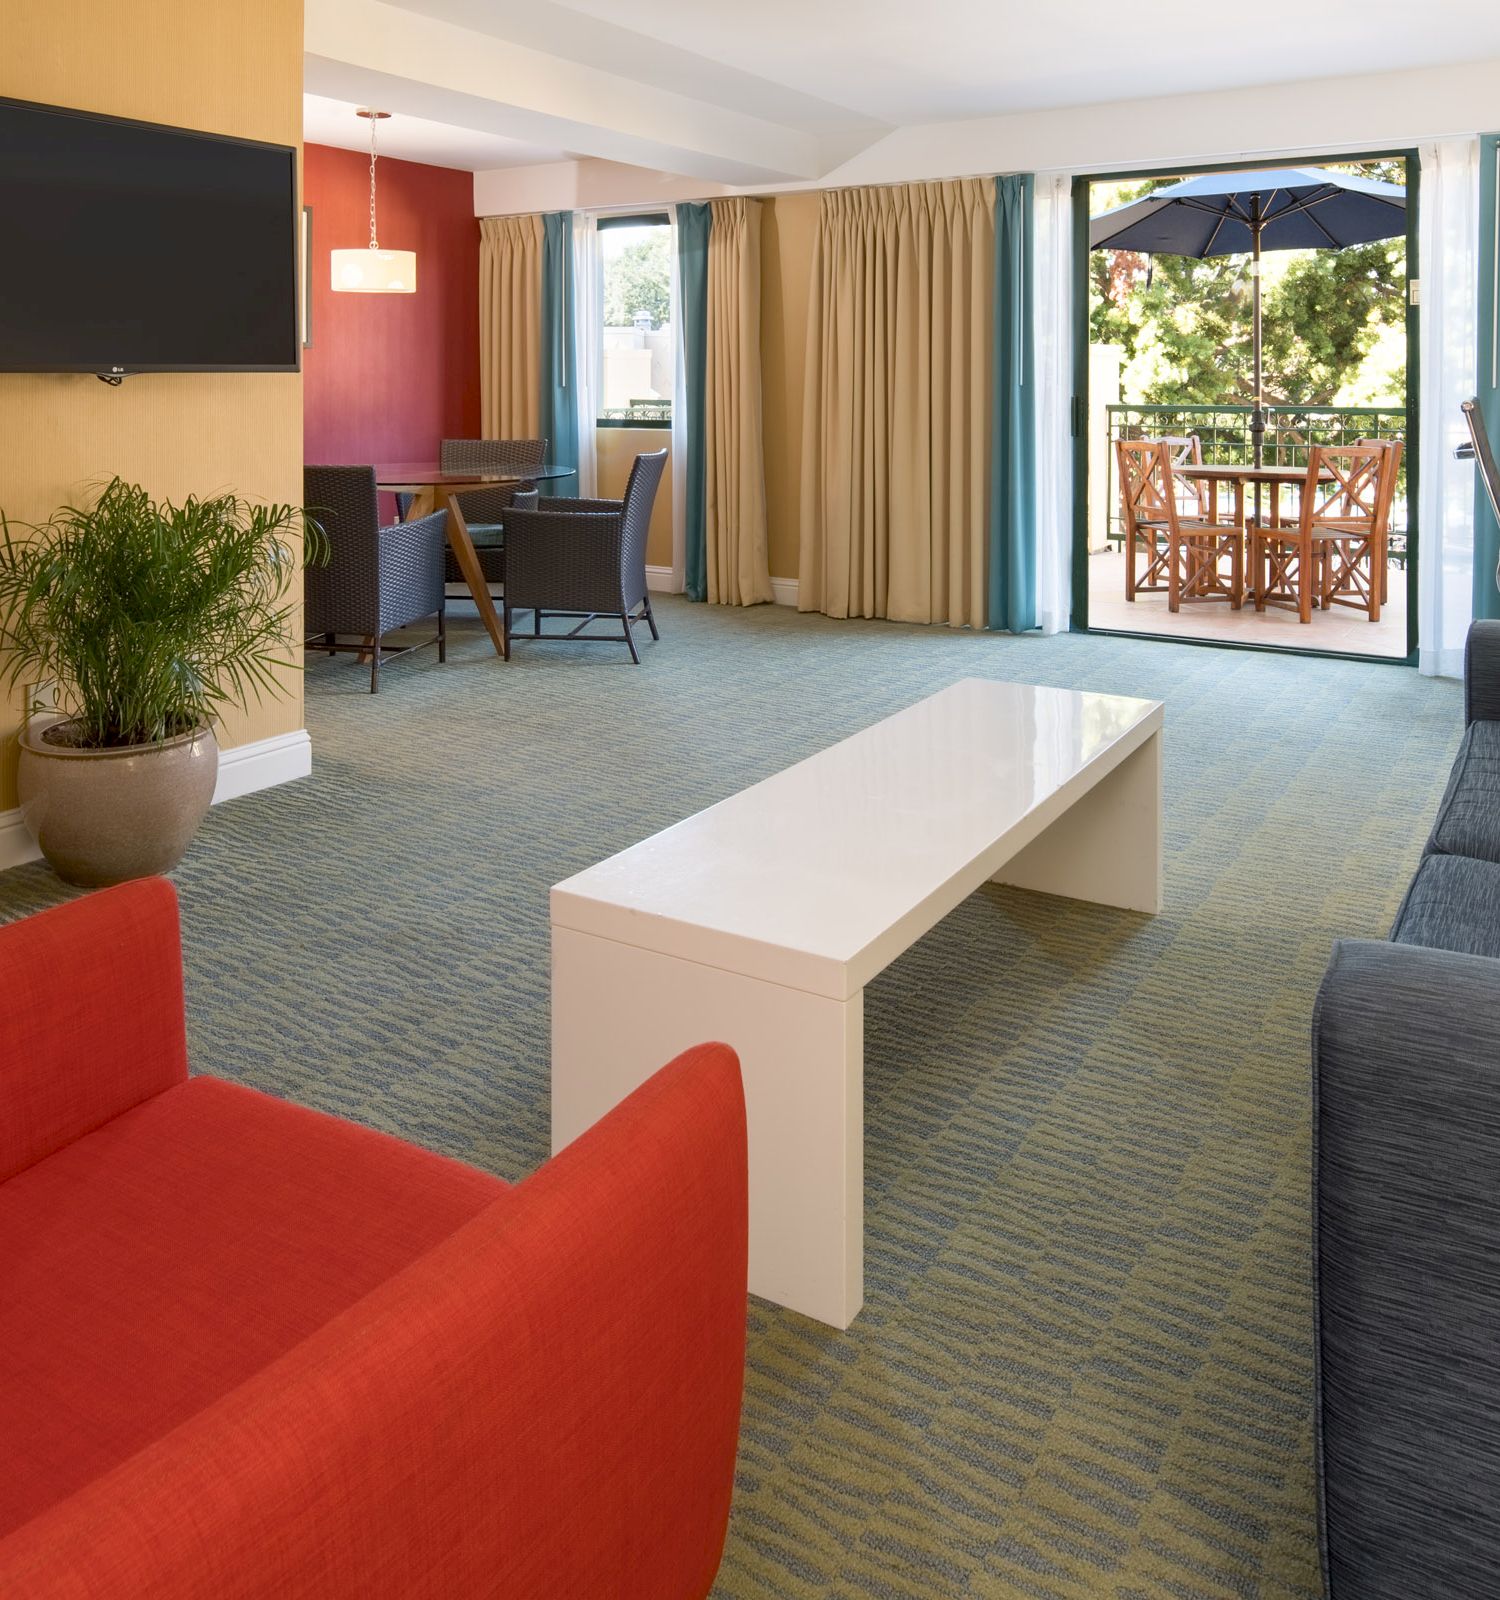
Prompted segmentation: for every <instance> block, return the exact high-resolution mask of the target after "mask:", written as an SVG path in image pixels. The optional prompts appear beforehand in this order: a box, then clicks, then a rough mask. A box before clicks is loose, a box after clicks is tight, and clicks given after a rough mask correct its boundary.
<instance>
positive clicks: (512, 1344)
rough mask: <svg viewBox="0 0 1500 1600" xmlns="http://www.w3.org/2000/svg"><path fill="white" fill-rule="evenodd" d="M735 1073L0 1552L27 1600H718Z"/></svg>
mask: <svg viewBox="0 0 1500 1600" xmlns="http://www.w3.org/2000/svg"><path fill="white" fill-rule="evenodd" d="M747 1236H748V1223H747V1200H746V1169H745V1113H744V1099H743V1095H742V1092H741V1088H740V1078H739V1064H738V1061H737V1060H736V1058H735V1055H734V1052H733V1051H732V1050H730V1049H729V1048H728V1047H727V1046H725V1045H703V1046H699V1047H698V1048H697V1049H696V1050H692V1051H689V1052H687V1053H686V1054H685V1055H683V1056H680V1057H678V1059H677V1060H676V1061H675V1062H673V1063H672V1064H671V1065H670V1066H668V1067H665V1068H663V1069H662V1071H661V1072H659V1073H657V1074H656V1076H655V1077H654V1078H652V1079H651V1080H649V1081H648V1082H647V1083H646V1084H644V1085H642V1087H641V1088H640V1089H639V1090H637V1091H636V1093H635V1094H633V1095H632V1096H631V1097H630V1098H629V1099H628V1100H626V1101H625V1102H624V1103H623V1104H622V1105H620V1106H618V1107H617V1108H616V1109H615V1111H614V1112H612V1113H611V1114H610V1115H609V1116H608V1117H605V1118H604V1119H603V1120H602V1121H600V1122H599V1123H597V1124H596V1125H595V1126H594V1127H593V1128H591V1129H590V1130H589V1131H588V1132H587V1133H585V1134H584V1135H583V1136H582V1137H581V1138H579V1139H578V1140H576V1141H575V1142H574V1143H573V1144H572V1145H570V1146H569V1147H568V1148H567V1149H566V1150H564V1151H563V1152H562V1153H561V1154H560V1155H559V1156H558V1157H557V1158H556V1159H555V1160H553V1161H551V1162H549V1163H548V1164H547V1165H546V1166H544V1167H543V1168H541V1169H540V1171H539V1172H538V1173H537V1174H536V1175H535V1176H534V1177H532V1178H530V1179H528V1180H527V1181H526V1182H525V1183H523V1184H521V1185H520V1186H519V1187H518V1188H516V1189H514V1190H512V1191H511V1192H510V1193H508V1194H507V1195H505V1196H504V1197H502V1198H501V1199H499V1200H497V1201H496V1202H495V1203H494V1204H493V1205H492V1206H490V1207H489V1208H488V1209H487V1210H485V1211H484V1212H482V1213H481V1214H480V1215H479V1216H478V1217H476V1218H475V1219H474V1220H473V1221H472V1222H469V1223H467V1224H466V1225H465V1226H464V1227H462V1228H460V1229H459V1230H458V1231H457V1232H456V1233H454V1234H453V1235H451V1236H450V1237H449V1238H448V1239H446V1240H444V1241H443V1243H442V1244H440V1245H438V1246H437V1247H436V1248H435V1249H433V1250H431V1251H429V1252H428V1253H427V1255H425V1256H423V1257H422V1258H421V1259H420V1260H419V1261H417V1262H415V1263H414V1264H413V1265H412V1266H411V1267H409V1268H407V1269H406V1271H404V1272H402V1273H400V1274H398V1275H397V1276H396V1277H395V1278H393V1279H391V1280H390V1281H389V1282H388V1283H386V1284H384V1285H382V1286H381V1288H380V1289H378V1290H376V1291H375V1292H374V1293H373V1294H371V1295H368V1296H366V1298H365V1299H364V1300H362V1301H360V1302H359V1303H358V1304H357V1305H355V1306H353V1307H351V1308H350V1309H349V1310H348V1311H346V1312H344V1313H343V1314H342V1315H341V1316H339V1317H337V1318H335V1319H334V1320H333V1321H332V1322H330V1323H329V1324H328V1325H327V1326H326V1327H324V1328H322V1329H320V1330H319V1332H318V1333H317V1334H315V1335H314V1336H313V1337H312V1338H310V1339H308V1340H307V1341H305V1342H304V1343H303V1344H302V1345H300V1346H298V1347H297V1349H295V1350H293V1351H291V1352H290V1353H289V1354H288V1355H287V1356H285V1357H284V1358H282V1360H280V1361H278V1362H276V1363H274V1364H273V1365H272V1366H271V1367H269V1368H267V1369H266V1370H265V1371H263V1372H261V1373H259V1374H257V1375H256V1377H255V1378H253V1379H252V1380H251V1381H250V1382H248V1383H246V1384H244V1385H242V1386H241V1387H240V1388H239V1389H237V1390H235V1391H234V1392H233V1393H231V1394H229V1395H227V1396H226V1397H225V1398H224V1399H223V1400H221V1401H219V1402H218V1403H217V1404H215V1405H213V1406H211V1407H209V1408H208V1409H207V1410H205V1411H203V1412H200V1413H199V1414H198V1415H197V1416H196V1417H194V1418H193V1419H192V1421H190V1422H188V1423H185V1424H184V1425H183V1426H182V1427H180V1428H178V1429H176V1430H175V1431H174V1432H173V1433H171V1434H169V1435H167V1436H166V1437H165V1438H163V1439H161V1440H159V1441H158V1442H157V1443H156V1444H154V1445H152V1446H150V1447H148V1448H147V1449H146V1450H144V1451H142V1452H140V1453H139V1454H138V1455H136V1456H135V1457H133V1458H132V1459H131V1460H130V1461H127V1462H125V1463H123V1464H122V1465H121V1466H119V1467H118V1468H116V1469H115V1470H114V1471H113V1472H111V1473H109V1474H108V1475H106V1476H105V1477H103V1478H101V1479H99V1480H98V1481H97V1482H95V1483H93V1484H91V1485H89V1487H88V1488H87V1489H85V1490H84V1491H82V1492H81V1493H80V1494H78V1495H75V1496H73V1497H72V1498H71V1499H70V1500H68V1501H65V1502H64V1503H62V1504H61V1505H58V1506H55V1507H53V1508H52V1509H51V1510H50V1511H48V1512H45V1513H44V1514H43V1515H42V1516H40V1517H37V1518H34V1519H33V1520H32V1521H31V1522H29V1523H27V1524H26V1525H25V1526H23V1527H21V1528H19V1529H17V1530H16V1531H15V1532H14V1533H12V1534H11V1535H10V1536H9V1538H7V1539H4V1540H0V1593H3V1594H4V1595H5V1596H6V1600H43V1597H45V1600H85V1597H86V1600H127V1597H129V1600H137V1597H140V1596H143V1595H150V1596H151V1597H152V1600H204V1597H205V1596H209V1595H212V1596H213V1597H214V1600H264V1597H265V1596H268V1595H277V1596H282V1597H285V1600H294V1597H300V1600H313V1597H317V1600H356V1597H357V1600H478V1597H480V1596H486V1597H488V1596H495V1595H506V1596H516V1597H517V1600H520V1597H523V1596H524V1597H525V1600H579V1597H581V1596H599V1597H601V1600H602V1597H604V1596H608V1597H609V1600H702V1597H703V1596H704V1595H706V1594H707V1593H708V1591H709V1588H710V1587H711V1585H712V1583H713V1580H714V1574H715V1572H716V1570H717V1568H718V1564H719V1558H720V1555H721V1553H722V1548H723V1539H724V1532H725V1527H726V1523H727V1519H728V1513H729V1501H730V1493H731V1489H732V1485H733V1477H734V1460H735V1448H736V1443H737V1439H738V1433H739V1410H740V1395H741V1389H742V1385H743V1377H744V1350H745V1280H746V1251H747Z"/></svg>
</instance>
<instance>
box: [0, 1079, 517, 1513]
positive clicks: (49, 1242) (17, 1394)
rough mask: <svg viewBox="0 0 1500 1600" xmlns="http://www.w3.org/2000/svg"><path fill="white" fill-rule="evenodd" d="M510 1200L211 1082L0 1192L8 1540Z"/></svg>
mask: <svg viewBox="0 0 1500 1600" xmlns="http://www.w3.org/2000/svg"><path fill="white" fill-rule="evenodd" d="M505 1189H506V1185H505V1184H503V1183H502V1182H501V1181H500V1180H499V1179H497V1178H493V1177H490V1176H489V1175H487V1174H485V1173H482V1172H478V1171H475V1170H473V1169H472V1168H469V1167H465V1166H462V1165H461V1164H459V1163H458V1162H456V1161H449V1160H446V1159H444V1158H443V1157H441V1156H435V1155H432V1154H430V1153H428V1152H427V1151H425V1150H420V1149H417V1148H416V1147H415V1146H412V1145H407V1144H403V1143H401V1142H400V1141H398V1140H395V1139H391V1138H388V1137H387V1136H385V1135H384V1134H379V1133H374V1132H372V1131H370V1130H369V1129H366V1128H360V1127H357V1126H355V1125H354V1124H352V1123H348V1122H343V1121H340V1120H338V1119H337V1118H333V1117H326V1116H322V1115H319V1114H318V1113H316V1112H312V1111H307V1110H304V1109H302V1108H301V1107H298V1106H293V1105H289V1104H287V1103H285V1102H283V1101H279V1100H274V1099H272V1098H270V1097H269V1096H267V1095H262V1094H258V1093H256V1092H255V1091H254V1090H250V1089H244V1088H239V1087H236V1086H235V1085H232V1084H228V1083H223V1082H220V1081H218V1080H217V1079H213V1078H194V1079H191V1080H189V1081H188V1082H186V1083H182V1084H179V1085H177V1086H176V1087H174V1088H171V1089H168V1090H166V1091H165V1092H163V1093H162V1094H159V1095H157V1096H156V1097H155V1098H154V1099H151V1100H148V1101H146V1102H144V1103H143V1104H141V1105H139V1106H136V1107H134V1108H133V1109H132V1110H130V1111H127V1112H125V1113H124V1114H123V1115H121V1116H119V1117H116V1118H115V1119H114V1120H113V1121H112V1122H108V1123H106V1124H105V1125H104V1126H103V1127H102V1128H99V1129H97V1130H96V1131H95V1132H93V1133H91V1134H89V1135H87V1136H86V1137H85V1138H82V1139H79V1140H77V1141H75V1142H74V1143H73V1144H70V1145H68V1146H67V1147H66V1148H64V1149H62V1150H60V1151H58V1152H57V1153H56V1154H54V1155H52V1156H50V1157H48V1158H47V1159H46V1160H45V1161H42V1162H39V1163H38V1164H37V1165H36V1166H33V1167H30V1168H28V1169H27V1170H26V1171H25V1172H22V1173H20V1174H19V1175H18V1176H16V1177H14V1178H12V1179H11V1180H10V1181H9V1182H8V1183H5V1184H3V1185H0V1283H3V1285H4V1292H3V1293H0V1351H3V1352H4V1359H3V1360H0V1439H3V1441H4V1454H5V1458H6V1464H5V1470H3V1471H0V1535H3V1534H4V1533H5V1532H6V1531H7V1530H9V1529H11V1528H14V1527H16V1526H18V1525H19V1524H20V1523H22V1522H25V1521H26V1520H28V1519H29V1518H31V1517H33V1516H35V1515H36V1514H37V1513H38V1512H40V1511H42V1510H44V1509H45V1508H46V1507H47V1506H49V1505H51V1504H52V1503H54V1502H55V1501H58V1500H61V1499H63V1498H64V1497H65V1496H67V1495H69V1494H71V1493H72V1492H74V1491H75V1490H77V1489H78V1488H80V1487H82V1485H84V1484H85V1483H87V1482H89V1481H91V1480H92V1479H94V1478H95V1477H97V1476H99V1475H100V1474H101V1473H102V1472H104V1471H106V1470H107V1469H109V1468H110V1467H112V1466H114V1465H116V1464H117V1463H118V1462H120V1461H122V1460H124V1459H125V1458H126V1457H127V1456H130V1455H133V1454H134V1453H135V1452H136V1451H137V1450H139V1449H141V1448H142V1447H143V1446H144V1445H146V1444H147V1443H149V1442H150V1441H151V1440H153V1439H155V1438H157V1437H158V1436H159V1435H161V1434H164V1433H166V1432H167V1431H168V1430H169V1429H171V1428H173V1427H175V1426H177V1425H178V1424H179V1423H181V1422H183V1421H185V1420H186V1419H187V1418H189V1417H191V1416H193V1415H194V1414H195V1413H197V1412H198V1411H200V1410H202V1409H203V1407H205V1406H206V1405H208V1404H209V1403H211V1402H212V1401H213V1400H215V1399H217V1398H218V1397H219V1396H221V1395H222V1394H224V1393H226V1392H227V1391H228V1390H230V1389H231V1388H233V1387H235V1386H236V1385H238V1384H240V1383H242V1382H243V1381H244V1380H245V1379H246V1378H247V1377H249V1376H250V1375H251V1374H253V1373H254V1372H256V1371H258V1370H259V1369H261V1368H262V1367H264V1366H266V1365H267V1364H268V1363H269V1362H271V1361H274V1360H275V1359H276V1358H277V1357H278V1356H280V1355H282V1354H283V1353H284V1352H286V1351H287V1350H289V1349H290V1348H291V1347H292V1346H294V1345H296V1344H297V1343H298V1342H299V1341H301V1340H302V1339H304V1338H306V1337H307V1336H308V1335H309V1334H311V1333H312V1332H314V1331H315V1330H316V1329H318V1328H320V1327H321V1326H323V1324H325V1323H326V1322H328V1321H329V1320H330V1319H331V1318H332V1317H333V1316H335V1315H336V1314H337V1313H338V1312H340V1311H342V1310H344V1309H345V1308H347V1307H348V1306H350V1305H352V1304H353V1303H354V1302H355V1301H356V1300H359V1299H361V1298H362V1297H363V1296H365V1295H366V1294H368V1293H369V1292H370V1291H371V1290H372V1289H374V1288H375V1287H376V1286H377V1285H379V1284H381V1283H382V1282H384V1281H385V1280H386V1279H387V1278H389V1277H391V1276H392V1275H393V1274H394V1273H396V1272H398V1271H400V1270H401V1269H402V1268H404V1267H406V1266H408V1265H410V1263H411V1262H413V1261H414V1260H416V1258H417V1257H418V1256H420V1255H422V1254H423V1253H424V1252H426V1251H427V1250H428V1249H430V1248H431V1247H432V1246H433V1245H434V1244H436V1243H437V1242H439V1241H440V1240H442V1239H444V1238H446V1237H447V1236H448V1235H449V1234H451V1233H452V1232H453V1231H454V1230H455V1229H456V1228H458V1227H460V1226H461V1225H462V1224H463V1223H465V1222H467V1221H469V1220H470V1219H471V1218H472V1217H474V1216H475V1215H477V1214H478V1213H479V1212H480V1211H482V1210H483V1209H484V1208H485V1207H486V1206H487V1205H488V1204H489V1203H490V1202H491V1201H493V1200H494V1199H495V1198H496V1197H497V1196H498V1195H500V1194H502V1193H504V1192H505Z"/></svg>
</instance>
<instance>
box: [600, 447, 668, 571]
mask: <svg viewBox="0 0 1500 1600" xmlns="http://www.w3.org/2000/svg"><path fill="white" fill-rule="evenodd" d="M594 447H595V450H596V452H597V455H596V463H597V467H598V478H599V495H600V498H601V499H605V500H619V499H620V498H621V497H622V496H623V495H624V493H625V483H626V480H627V479H628V478H629V477H630V469H631V466H632V465H633V464H634V462H635V458H636V457H637V456H643V455H651V454H653V453H654V452H656V451H657V450H665V451H666V452H667V470H666V471H665V472H664V473H663V474H662V477H661V483H660V485H659V486H658V488H657V491H656V504H655V505H653V506H652V508H651V532H650V535H649V536H648V537H647V540H646V565H647V566H648V567H670V566H671V565H672V455H671V451H672V432H671V429H670V428H599V429H597V430H596V431H595V433H594Z"/></svg>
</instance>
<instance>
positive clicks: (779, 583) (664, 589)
mask: <svg viewBox="0 0 1500 1600" xmlns="http://www.w3.org/2000/svg"><path fill="white" fill-rule="evenodd" d="M646 587H647V588H648V589H650V590H652V591H653V592H654V593H656V594H681V593H682V583H681V580H680V579H678V578H677V577H676V576H675V575H674V574H673V572H672V569H671V568H670V567H647V568H646ZM771 598H772V599H773V600H774V601H775V602H776V604H777V605H779V606H791V607H792V609H793V610H796V607H797V580H796V579H795V578H772V579H771Z"/></svg>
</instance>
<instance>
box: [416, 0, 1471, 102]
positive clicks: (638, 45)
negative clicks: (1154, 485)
mask: <svg viewBox="0 0 1500 1600" xmlns="http://www.w3.org/2000/svg"><path fill="white" fill-rule="evenodd" d="M396 4H398V5H399V6H401V7H402V8H403V9H406V10H410V11H419V12H422V13H424V14H425V15H428V16H432V17H439V18H442V19H444V20H446V21H449V22H456V23H460V24H461V25H463V26H464V27H468V28H472V29H474V30H476V31H478V32H485V33H491V34H494V35H496V36H498V37H500V38H505V39H510V40H513V41H515V42H516V43H518V44H529V45H532V46H534V47H535V48H538V49H542V50H546V51H548V52H549V53H551V54H555V55H561V56H564V57H566V58H567V59H569V60H573V61H580V62H584V61H586V62H589V63H590V64H592V65H595V66H600V67H605V68H607V69H609V70H611V71H614V72H618V73H622V74H623V75H625V76H627V77H632V78H637V79H639V80H640V81H641V82H644V83H651V84H653V85H655V86H656V87H658V88H663V89H672V90H675V91H677V92H679V93H682V94H697V95H699V96H701V97H703V98H710V99H714V100H716V101H719V102H720V103H724V104H730V103H731V101H730V100H729V99H728V98H726V96H727V95H728V94H734V95H735V96H736V98H738V97H739V96H740V95H745V96H748V97H750V99H751V100H752V101H753V100H754V97H755V96H757V95H758V96H759V103H758V104H756V103H743V104H737V105H736V109H740V110H745V111H751V112H754V113H755V114H756V115H759V116H763V117H766V118H769V119H770V120H772V121H777V122H786V123H788V124H791V125H797V124H798V123H802V125H804V126H808V127H809V128H815V127H816V122H815V120H811V121H809V120H805V119H807V118H812V119H816V118H817V117H818V116H820V115H821V116H822V117H823V118H824V119H825V120H836V119H837V108H842V109H843V111H844V112H845V113H846V114H847V113H849V112H853V113H855V114H857V115H862V116H864V117H870V118H874V119H876V120H877V121H880V122H885V123H894V124H907V123H917V122H939V121H949V120H955V119H960V118H965V117H987V116H999V115H1002V114H1004V113H1005V112H1008V111H1029V110H1037V109H1039V108H1042V107H1052V106H1072V105H1089V104H1094V103H1097V102H1100V101H1110V100H1131V99H1147V98H1150V97H1152V96H1155V95H1170V94H1185V93H1190V92H1193V91H1197V90H1203V89H1216V88H1239V87H1245V86H1249V85H1254V84H1263V83H1282V82H1287V81H1289V80H1293V79H1298V78H1324V77H1340V76H1346V75H1349V74H1353V73H1361V72H1380V71H1383V70H1387V69H1389V70H1394V69H1396V68H1400V67H1417V66H1437V65H1440V64H1444V63H1447V62H1456V61H1473V60H1483V59H1485V58H1486V57H1490V56H1495V55H1500V6H1497V5H1496V4H1495V3H1494V0H1441V3H1440V4H1438V5H1430V4H1429V5H1422V4H1414V3H1413V0H1318V3H1317V4H1315V5H1300V6H1296V7H1273V8H1272V9H1271V11H1269V12H1263V13H1260V14H1259V15H1257V12H1256V8H1255V7H1254V6H1252V5H1247V4H1234V3H1230V4H1225V5H1218V6H1209V5H1206V4H1205V3H1204V0H1136V3H1135V4H1121V3H1120V0H750V3H745V0H628V3H625V0H563V3H554V0H396ZM726 74H728V79H729V80H733V81H732V83H729V82H728V80H726ZM755 80H760V82H759V84H756V83H755ZM789 97H796V98H797V99H801V100H802V101H803V105H802V107H801V108H799V107H798V106H797V105H796V104H794V103H792V102H791V101H789ZM815 108H817V109H815Z"/></svg>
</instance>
